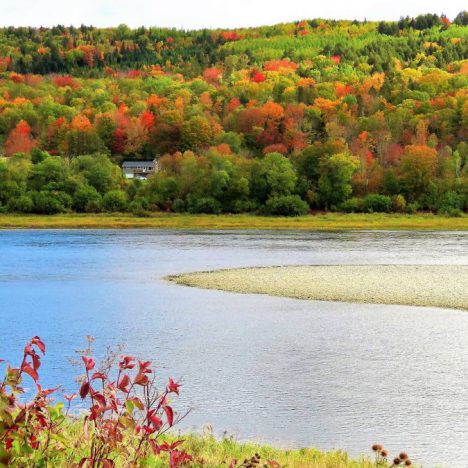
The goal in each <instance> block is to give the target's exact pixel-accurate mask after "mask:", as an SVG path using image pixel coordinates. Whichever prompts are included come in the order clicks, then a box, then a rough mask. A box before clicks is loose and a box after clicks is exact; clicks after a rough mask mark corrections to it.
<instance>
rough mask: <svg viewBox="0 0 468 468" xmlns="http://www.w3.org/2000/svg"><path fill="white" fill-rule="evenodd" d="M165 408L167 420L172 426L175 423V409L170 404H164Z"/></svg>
mask: <svg viewBox="0 0 468 468" xmlns="http://www.w3.org/2000/svg"><path fill="white" fill-rule="evenodd" d="M163 408H164V412H165V413H166V418H167V422H168V423H169V426H171V427H172V425H173V424H174V411H172V408H171V407H170V406H164V407H163Z"/></svg>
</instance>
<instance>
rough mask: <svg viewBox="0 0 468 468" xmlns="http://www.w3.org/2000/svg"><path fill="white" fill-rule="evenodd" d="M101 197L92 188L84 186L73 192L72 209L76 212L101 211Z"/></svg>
mask: <svg viewBox="0 0 468 468" xmlns="http://www.w3.org/2000/svg"><path fill="white" fill-rule="evenodd" d="M101 204H102V197H101V195H100V194H99V192H98V191H97V190H96V189H95V188H94V187H89V186H84V187H82V188H80V189H78V190H77V191H76V192H75V195H74V197H73V208H74V209H75V210H76V211H78V212H85V213H93V212H97V211H101Z"/></svg>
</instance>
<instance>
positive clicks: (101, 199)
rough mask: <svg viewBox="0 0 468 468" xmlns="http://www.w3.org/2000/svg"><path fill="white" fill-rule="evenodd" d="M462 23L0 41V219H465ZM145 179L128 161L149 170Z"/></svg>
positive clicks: (463, 16)
mask: <svg viewBox="0 0 468 468" xmlns="http://www.w3.org/2000/svg"><path fill="white" fill-rule="evenodd" d="M467 96H468V13H467V12H460V13H459V14H458V15H457V17H456V18H453V19H452V20H450V19H449V18H447V17H445V16H438V15H432V14H427V15H421V16H418V17H416V18H401V19H400V21H397V22H380V23H377V22H358V21H335V20H322V19H315V20H310V21H300V22H296V23H288V24H279V25H275V26H265V27H258V28H249V29H238V30H229V31H225V30H200V31H181V30H176V29H160V28H139V29H133V30H132V29H130V28H128V27H127V26H125V25H120V26H118V27H116V28H107V29H98V28H94V27H89V26H81V27H79V28H75V27H64V26H56V27H53V28H50V29H47V28H30V27H23V28H13V27H8V28H3V29H0V153H1V154H0V211H3V212H5V211H10V212H24V213H29V212H32V213H47V214H52V213H60V212H67V211H77V212H100V211H131V212H133V213H136V214H140V215H144V214H146V213H149V212H151V211H176V212H184V211H188V212H191V213H220V212H232V213H238V212H256V213H268V214H278V215H295V214H304V213H307V212H308V211H310V210H340V211H347V212H359V211H363V212H372V211H378V212H390V211H395V212H409V213H412V212H415V211H417V210H426V211H433V212H439V213H444V214H449V215H458V214H460V213H461V212H463V211H466V210H467V208H468V162H467V161H468V143H467V142H468V99H467ZM153 159H156V160H157V162H158V164H157V166H158V170H157V172H156V173H155V174H154V175H153V176H151V177H150V178H149V179H148V180H147V181H141V180H127V179H124V178H123V176H122V171H121V168H120V165H121V162H122V161H123V160H153Z"/></svg>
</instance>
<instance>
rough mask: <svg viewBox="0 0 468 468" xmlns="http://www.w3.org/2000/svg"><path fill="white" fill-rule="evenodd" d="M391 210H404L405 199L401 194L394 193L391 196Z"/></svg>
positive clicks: (397, 211) (402, 211)
mask: <svg viewBox="0 0 468 468" xmlns="http://www.w3.org/2000/svg"><path fill="white" fill-rule="evenodd" d="M392 210H393V211H395V212H396V213H404V212H405V210H406V200H405V197H404V196H403V195H394V196H393V197H392Z"/></svg>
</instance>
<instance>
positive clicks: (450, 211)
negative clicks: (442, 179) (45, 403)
mask: <svg viewBox="0 0 468 468" xmlns="http://www.w3.org/2000/svg"><path fill="white" fill-rule="evenodd" d="M464 201H465V200H464V197H463V195H462V194H460V193H457V192H454V191H449V192H446V193H445V194H444V195H443V196H442V197H441V198H440V200H439V203H438V204H437V213H439V214H447V215H450V216H460V215H461V211H462V209H463V205H464Z"/></svg>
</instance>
